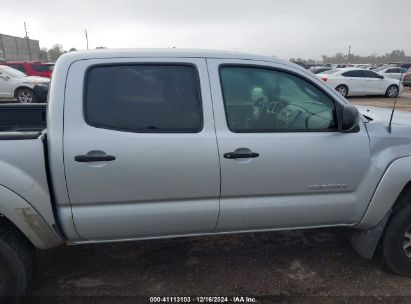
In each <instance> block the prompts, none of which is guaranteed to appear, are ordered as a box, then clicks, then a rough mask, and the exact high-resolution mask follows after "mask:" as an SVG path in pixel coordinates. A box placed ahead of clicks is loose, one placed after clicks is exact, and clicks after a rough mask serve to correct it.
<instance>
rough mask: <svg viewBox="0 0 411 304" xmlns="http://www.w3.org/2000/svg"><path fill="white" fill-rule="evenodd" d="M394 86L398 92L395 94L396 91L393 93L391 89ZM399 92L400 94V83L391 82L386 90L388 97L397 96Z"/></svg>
mask: <svg viewBox="0 0 411 304" xmlns="http://www.w3.org/2000/svg"><path fill="white" fill-rule="evenodd" d="M392 88H395V89H396V93H395V94H394V93H391V91H390V90H391V89H392ZM399 94H400V87H399V85H398V84H390V85H389V86H388V87H387V89H386V90H385V96H386V97H391V98H394V97H397V96H398V95H399Z"/></svg>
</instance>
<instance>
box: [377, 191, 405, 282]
mask: <svg viewBox="0 0 411 304" xmlns="http://www.w3.org/2000/svg"><path fill="white" fill-rule="evenodd" d="M404 197H406V198H408V199H410V198H411V196H410V195H409V194H408V195H406V196H403V197H401V198H400V199H404ZM382 251H383V252H382V253H383V257H384V260H385V262H386V263H387V265H388V267H389V268H390V269H391V270H392V271H393V272H395V273H397V274H399V275H404V276H411V202H408V204H406V205H403V207H401V208H399V209H398V210H396V211H394V213H393V214H392V216H391V218H390V220H389V223H388V225H387V227H386V230H385V233H384V236H383V242H382Z"/></svg>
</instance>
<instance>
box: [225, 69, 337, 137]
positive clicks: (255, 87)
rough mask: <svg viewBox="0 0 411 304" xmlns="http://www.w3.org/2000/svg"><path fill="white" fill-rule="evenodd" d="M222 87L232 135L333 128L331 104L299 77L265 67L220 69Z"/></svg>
mask: <svg viewBox="0 0 411 304" xmlns="http://www.w3.org/2000/svg"><path fill="white" fill-rule="evenodd" d="M220 76H221V85H222V91H223V99H224V106H225V110H226V117H227V124H228V127H229V129H230V130H231V131H233V132H276V131H288V130H294V131H295V130H298V131H314V130H330V129H335V127H336V121H335V119H334V117H335V113H334V112H335V111H334V102H333V101H332V100H331V99H330V98H329V97H328V96H327V95H325V94H324V93H323V92H322V91H321V90H320V89H318V88H317V87H316V86H314V85H313V84H311V83H310V82H309V81H307V80H304V79H302V78H300V77H298V76H295V75H292V74H289V73H286V72H282V71H277V70H272V69H266V68H256V67H245V66H223V67H221V69H220Z"/></svg>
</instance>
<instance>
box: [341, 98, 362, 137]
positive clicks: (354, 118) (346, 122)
mask: <svg viewBox="0 0 411 304" xmlns="http://www.w3.org/2000/svg"><path fill="white" fill-rule="evenodd" d="M339 121H340V122H341V123H340V126H339V129H340V131H341V132H355V131H356V130H357V129H358V127H359V121H360V114H359V113H358V109H357V108H356V107H355V106H353V105H350V104H345V105H343V109H342V117H341V119H340V120H339Z"/></svg>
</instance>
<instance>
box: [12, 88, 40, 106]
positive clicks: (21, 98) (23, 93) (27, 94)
mask: <svg viewBox="0 0 411 304" xmlns="http://www.w3.org/2000/svg"><path fill="white" fill-rule="evenodd" d="M15 97H16V99H17V102H19V103H35V102H36V97H35V95H34V94H33V90H32V89H29V88H20V89H17V91H16V94H15Z"/></svg>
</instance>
